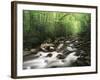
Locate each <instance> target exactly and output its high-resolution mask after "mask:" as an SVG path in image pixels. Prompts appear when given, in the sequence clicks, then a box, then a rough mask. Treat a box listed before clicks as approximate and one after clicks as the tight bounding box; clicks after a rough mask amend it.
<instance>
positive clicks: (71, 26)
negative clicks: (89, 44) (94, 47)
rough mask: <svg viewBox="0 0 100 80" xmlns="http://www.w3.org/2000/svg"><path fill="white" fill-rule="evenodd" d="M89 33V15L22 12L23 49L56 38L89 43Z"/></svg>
mask: <svg viewBox="0 0 100 80" xmlns="http://www.w3.org/2000/svg"><path fill="white" fill-rule="evenodd" d="M90 31H91V14H90V13H75V12H52V11H34V10H23V45H24V48H26V47H27V48H32V47H36V46H38V45H40V44H41V43H43V42H44V41H45V40H47V39H51V40H55V39H56V38H58V37H66V38H73V37H74V38H75V37H79V38H82V39H84V40H89V41H90Z"/></svg>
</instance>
